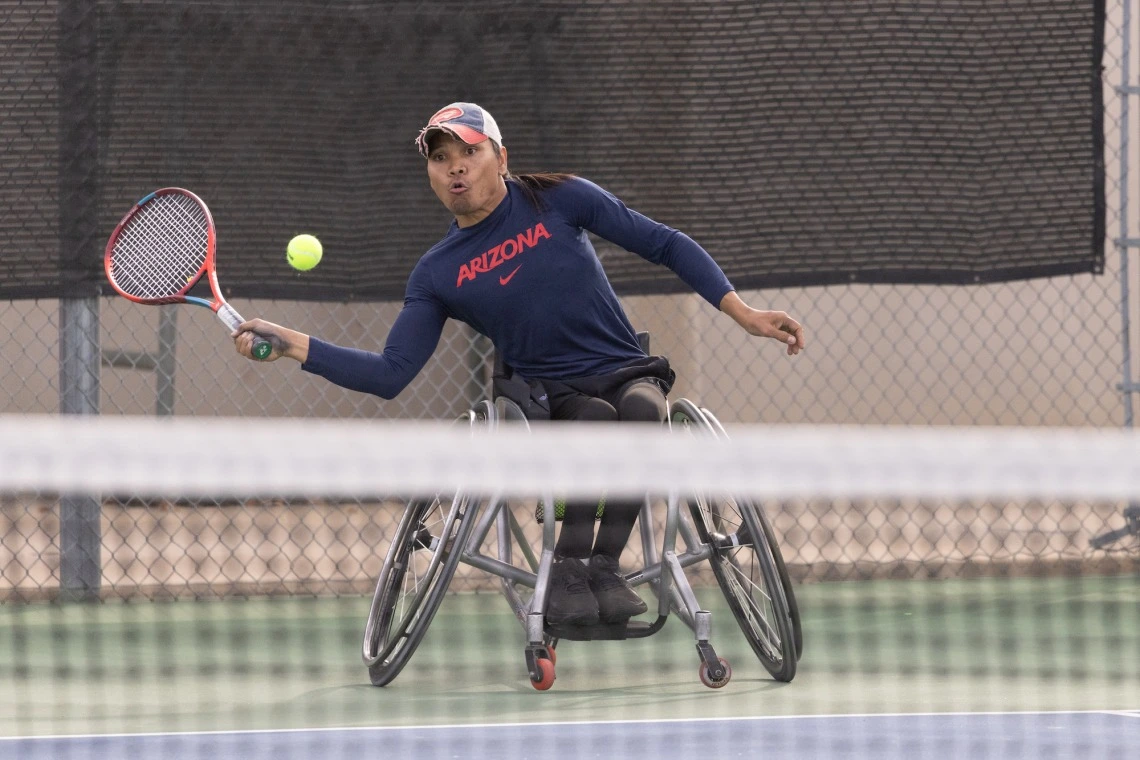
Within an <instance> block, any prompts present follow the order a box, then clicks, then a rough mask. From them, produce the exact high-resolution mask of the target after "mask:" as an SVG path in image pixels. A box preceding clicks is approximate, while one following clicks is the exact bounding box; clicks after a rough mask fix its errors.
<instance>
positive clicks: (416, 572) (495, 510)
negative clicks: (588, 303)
mask: <svg viewBox="0 0 1140 760" xmlns="http://www.w3.org/2000/svg"><path fill="white" fill-rule="evenodd" d="M639 338H641V339H642V341H643V344H644V343H645V342H647V341H646V336H645V335H644V334H642V335H639ZM500 366H501V365H497V368H498V367H500ZM457 424H461V425H466V426H470V427H471V428H472V429H473V430H475V429H494V428H495V427H497V426H499V425H525V426H528V429H529V423H528V421H527V419H526V417H525V415H524V414H523V412H522V409H521V408H520V407H519V405H518V404H516V403H515V402H514V401H511V400H510V399H507V398H504V397H498V398H495V399H494V400H493V401H490V400H484V401H481V402H480V403H479V404H477V405H476V406H475V407H474V408H473V409H471V410H469V411H468V412H466V413H465V414H464V415H462V416H461V417H460V418H459V419H458V420H457ZM667 424H668V425H669V427H670V428H671V429H672V430H673V431H674V432H676V433H678V434H683V435H698V436H707V437H709V438H713V439H715V438H725V437H727V436H726V433H725V430H724V427H723V426H722V425H721V424H720V422H719V421H718V420H717V418H716V417H715V416H714V415H713V414H712V412H710V411H709V410H708V409H703V408H700V407H698V406H696V405H695V404H693V403H692V402H691V401H689V400H687V399H679V400H677V401H675V402H673V403H672V404H670V407H669V419H668V420H667ZM682 502H683V504H682ZM654 503H655V499H654V498H653V496H652V495H647V496H646V499H645V502H644V504H643V505H642V507H641V512H640V513H639V515H638V527H639V533H640V538H641V543H642V551H643V556H644V566H643V567H641V568H640V569H638V570H636V571H635V572H633V573H629V574H626V575H625V578H626V580H627V581H628V582H629V583H630V584H631V585H632V586H634V587H635V588H636V587H638V586H641V585H648V586H649V588H650V589H651V590H652V592H653V595H654V596H655V597H656V599H657V602H658V604H657V619H656V620H655V621H653V622H652V623H649V622H645V621H639V620H631V621H629V622H627V623H625V624H617V625H612V624H604V623H600V624H597V625H593V626H552V625H549V624H545V622H544V619H543V611H544V609H545V603H546V599H547V588H548V582H549V579H550V572H551V565H552V564H553V558H554V545H555V523H556V519H551V518H552V517H554V513H555V511H556V510H555V509H545V506H546V505H552V504H554V500H553V498H552V495H551V494H543V495H542V497H541V499H540V500H539V502H538V506H537V508H536V509H535V518H536V519H537V520H538V522H539V524H540V525H541V530H542V542H541V547H540V551H539V554H538V556H536V555H535V552H534V550H533V549H532V547H531V545H530V540H528V538H527V536H526V534H525V532H524V529H523V527H522V525H521V524H520V522H519V520H518V517H517V515H516V511H515V510H514V509H512V508H511V505H510V504H509V503H508V502H507V500H505V499H498V498H490V499H483V498H479V497H473V496H471V495H467V494H455V495H437V496H436V497H434V498H429V499H413V500H411V501H410V502H409V503H408V505H407V507H406V509H405V511H404V514H403V517H402V518H401V520H400V523H399V526H398V527H397V528H396V533H395V536H394V538H393V539H392V544H391V547H390V548H389V550H388V553H387V556H386V557H385V560H384V565H383V567H382V569H381V571H380V577H379V580H378V581H377V584H376V591H375V594H374V595H373V597H372V605H371V607H370V609H369V612H368V621H367V623H366V625H365V629H364V645H363V652H362V655H363V659H364V664H365V665H366V666H367V668H368V673H369V677H370V679H371V682H372V684H373V685H375V686H385V685H387V684H389V683H391V681H392V680H393V679H394V678H395V677H396V676H397V675H398V674H399V673H400V671H401V670H402V669H403V667H404V666H405V665H406V664H407V663H408V661H409V660H410V659H411V657H412V655H413V654H414V653H415V650H416V647H417V646H418V645H419V643H420V641H421V640H422V639H423V636H424V634H425V633H426V632H427V629H428V626H430V625H431V621H432V618H433V617H434V616H435V613H436V610H438V609H439V606H440V603H441V602H442V601H443V597H444V594H445V593H446V592H447V589H448V584H449V583H450V582H451V579H452V577H453V576H454V574H455V571H456V568H457V567H458V566H459V563H460V562H463V563H466V564H468V565H471V566H473V567H476V568H479V569H481V570H484V571H486V572H488V573H491V574H493V575H495V576H498V577H499V579H500V580H501V584H502V590H503V594H504V595H505V596H506V599H507V602H508V603H509V604H510V606H511V609H512V610H513V611H514V614H515V617H516V618H517V619H518V620H519V622H520V623H521V624H522V627H523V630H524V632H525V635H526V645H525V650H524V655H525V660H526V667H527V672H528V674H529V676H530V682H531V684H532V685H533V686H534V688H535V689H538V690H540V691H545V690H547V689H549V688H550V687H551V686H552V685H553V684H554V679H555V671H554V666H555V661H556V657H557V656H556V653H555V647H556V646H557V644H558V642H559V640H561V639H566V640H600V639H611V640H612V639H632V638H643V637H646V636H650V635H652V634H654V633H656V632H658V631H659V630H661V629H662V627H663V626H664V624H665V621H666V620H667V618H668V616H669V614H670V613H671V612H672V613H674V614H676V615H677V617H679V618H680V619H681V620H682V621H683V622H684V623H685V624H686V625H687V626H689V628H691V629H692V630H693V633H694V634H695V636H696V647H697V652H698V655H699V658H700V664H699V668H698V675H699V677H700V680H701V682H702V683H703V684H705V685H706V686H708V687H711V688H714V689H715V688H720V687H723V686H724V685H725V684H727V683H728V681H729V679H730V678H731V677H732V669H731V667H730V666H729V663H728V662H727V661H726V660H725V659H724V658H722V657H719V656H717V654H716V652H715V650H714V649H713V647H712V644H711V643H710V642H709V633H710V630H711V618H712V614H711V613H710V612H707V611H705V610H702V609H701V606H700V604H699V603H698V601H697V598H696V595H695V594H694V593H693V589H692V586H691V585H690V583H689V580H688V578H687V577H686V572H685V570H686V568H689V567H692V566H694V565H697V564H698V563H701V562H705V561H706V560H707V561H708V562H709V563H710V565H711V568H712V573H713V575H714V577H715V578H716V581H717V583H718V585H719V586H720V589H721V591H722V592H723V593H724V596H725V598H726V600H727V601H728V606H729V608H730V609H731V610H732V613H733V615H734V616H735V617H736V621H737V623H738V624H739V625H740V629H741V631H743V632H744V636H745V638H746V639H747V640H748V643H749V644H750V645H751V646H752V650H753V651H754V652H755V653H756V656H757V658H758V659H759V660H760V662H761V664H763V666H764V667H765V669H767V671H768V672H769V673H770V674H771V675H772V677H773V678H774V679H776V680H778V681H791V680H792V678H794V677H795V674H796V663H797V661H798V660H799V658H800V655H801V653H802V651H803V632H802V628H801V625H800V615H799V608H798V606H797V604H796V599H795V594H794V593H793V590H792V585H791V580H790V578H789V576H788V570H787V567H786V566H785V564H784V559H783V556H782V555H781V553H780V548H779V546H778V544H777V542H776V536H775V533H774V531H773V529H772V526H771V524H770V523H769V521H768V519H767V517H765V515H764V512H763V510H762V509H760V507H759V506H758V505H756V504H754V503H752V502H751V501H750V500H748V499H746V498H734V497H731V496H725V495H723V494H718V495H712V494H709V495H706V494H688V495H677V494H672V495H670V496H669V497H668V500H667V503H666V514H665V525H664V532H663V535H662V536H661V537H660V538H658V537H657V536H655V534H654V528H653V525H654V523H653V517H652V507H653V506H654ZM492 529H494V530H495V531H496V534H495V535H496V541H495V544H496V556H490V555H489V554H486V553H484V551H483V546H484V544H485V543H487V539H488V536H489V535H490V533H491V530H492ZM678 535H679V536H680V537H681V540H682V542H683V543H684V546H685V550H684V551H683V552H678V551H677V547H676V544H677V537H678ZM631 540H633V539H632V538H631ZM658 542H659V543H660V546H658ZM516 546H517V548H518V550H519V553H520V554H521V555H522V556H521V557H520V558H518V560H517V561H516V557H515V555H514V548H515V547H516ZM520 565H522V566H520ZM651 610H652V605H651Z"/></svg>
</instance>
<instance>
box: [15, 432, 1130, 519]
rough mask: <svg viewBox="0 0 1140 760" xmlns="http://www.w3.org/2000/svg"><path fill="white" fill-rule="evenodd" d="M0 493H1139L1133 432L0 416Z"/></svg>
mask: <svg viewBox="0 0 1140 760" xmlns="http://www.w3.org/2000/svg"><path fill="white" fill-rule="evenodd" d="M0 427H2V428H3V429H4V430H5V431H6V433H7V434H6V435H5V436H4V437H3V441H2V442H0V490H6V491H25V490H38V491H45V490H47V491H55V492H58V493H92V494H95V493H106V492H119V493H131V494H136V495H140V496H148V495H155V496H162V495H170V494H172V493H173V494H178V495H180V496H186V497H201V496H212V497H224V496H228V495H240V496H275V495H290V496H359V495H361V494H372V495H377V494H378V495H383V494H391V493H396V494H412V493H417V494H418V493H436V492H449V491H454V490H463V491H468V492H472V493H483V494H490V493H495V492H499V493H502V494H504V495H507V496H524V495H534V494H537V493H542V492H546V491H548V490H550V491H554V492H557V493H561V494H566V495H568V496H587V495H591V494H597V493H599V492H602V491H604V492H606V493H607V494H610V495H614V496H618V495H640V494H644V493H645V492H646V491H650V492H655V493H659V494H666V493H668V492H670V491H672V490H677V491H681V492H693V491H721V492H732V493H736V494H741V495H748V496H752V497H755V498H762V497H763V498H793V497H795V498H815V497H844V498H856V497H858V498H864V497H865V498H892V497H922V498H927V497H929V498H947V499H949V498H961V499H970V498H998V497H1001V498H1010V499H1025V498H1052V499H1069V498H1072V499H1091V500H1095V499H1105V500H1126V499H1132V498H1140V434H1136V433H1134V432H1131V431H1125V430H1105V429H1046V428H1032V429H1023V428H937V427H902V428H899V427H860V426H810V427H809V426H763V425H756V426H737V427H733V428H731V429H730V430H729V435H730V436H731V440H728V441H724V440H712V439H709V438H704V437H700V436H698V435H691V434H688V433H685V432H683V431H680V430H677V429H674V430H673V431H669V430H666V429H657V428H649V427H644V426H630V425H624V426H623V425H613V426H610V425H590V426H583V427H579V426H569V425H547V426H545V427H543V426H536V427H534V428H533V429H532V430H530V431H529V432H528V431H526V430H524V429H520V428H515V427H511V426H504V427H500V428H498V429H497V430H495V431H493V432H476V433H472V431H471V430H470V429H469V428H466V427H464V426H460V425H451V424H442V423H430V422H428V423H425V422H391V423H383V422H375V421H351V420H296V419H294V420H279V419H263V420H258V421H257V422H256V423H251V422H249V421H243V420H235V419H226V418H212V419H205V418H197V419H176V420H169V419H168V420H156V419H151V418H130V417H57V416H19V415H10V416H0Z"/></svg>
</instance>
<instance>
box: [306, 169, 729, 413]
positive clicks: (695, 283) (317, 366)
mask: <svg viewBox="0 0 1140 760" xmlns="http://www.w3.org/2000/svg"><path fill="white" fill-rule="evenodd" d="M542 197H543V201H544V206H545V208H543V209H541V210H540V209H536V208H534V206H532V205H531V203H530V202H529V201H528V199H527V198H526V196H525V195H524V194H523V191H522V190H521V189H520V188H519V187H518V185H517V184H516V183H515V182H508V183H507V195H506V197H505V198H504V199H503V200H502V202H501V203H500V204H499V205H498V206H497V207H496V208H495V210H494V211H492V212H491V214H490V215H489V216H487V218H485V219H483V220H482V221H480V222H478V223H477V224H474V225H472V226H470V227H459V226H458V225H457V224H456V223H455V222H452V224H451V228H450V229H449V231H448V233H447V235H446V236H445V237H444V238H443V239H442V240H440V241H439V242H438V243H436V244H435V245H434V246H432V248H431V249H430V250H429V251H428V252H427V253H425V254H424V255H423V257H422V258H421V259H420V260H419V262H418V263H417V264H416V266H415V268H414V269H413V270H412V273H411V275H410V277H409V278H408V285H407V291H406V293H405V296H404V307H403V309H402V310H401V311H400V314H399V316H398V317H397V318H396V321H395V323H394V324H393V325H392V329H391V331H390V332H389V333H388V338H387V343H386V345H385V347H384V351H383V353H374V352H369V351H363V350H359V349H352V348H345V347H341V346H336V345H333V344H330V343H327V342H325V341H322V340H319V339H317V338H311V339H310V342H309V355H308V359H307V360H306V361H305V363H304V364H303V365H302V368H303V369H304V370H305V371H307V372H312V373H314V374H317V375H320V376H322V377H324V378H326V379H328V380H330V381H332V382H333V383H336V384H337V385H340V386H343V387H345V388H350V389H353V390H358V391H363V392H365V393H371V394H375V395H377V396H381V397H383V398H386V399H391V398H395V397H396V396H397V395H398V394H399V393H400V391H402V390H403V389H404V388H405V387H406V386H407V385H408V383H410V382H411V381H412V380H413V379H414V378H415V377H416V375H417V374H418V373H419V372H420V370H421V369H422V368H423V367H424V365H425V364H426V363H427V361H428V359H430V358H431V355H432V353H433V352H434V351H435V348H436V345H437V344H438V342H439V338H440V334H441V332H442V330H443V326H444V323H445V322H446V321H447V319H448V318H451V319H457V320H460V321H462V322H465V323H467V324H468V325H470V326H471V327H473V328H474V329H475V330H477V331H478V332H480V333H482V334H483V335H486V336H487V337H488V338H490V340H491V342H492V343H493V344H494V345H495V348H496V349H497V350H498V351H499V353H500V354H501V356H502V358H503V359H504V361H506V363H507V364H508V365H510V366H511V367H513V368H514V369H515V370H516V371H517V372H519V373H520V374H521V375H523V376H524V377H531V378H551V379H556V380H557V379H571V378H580V377H589V376H594V375H602V374H606V373H609V372H613V371H615V370H617V369H620V368H621V367H623V366H626V365H628V364H630V363H631V362H634V361H636V360H638V359H641V358H644V356H645V354H644V352H643V351H642V350H641V348H640V347H639V346H638V342H637V335H636V332H635V331H634V328H633V326H632V325H631V324H630V322H629V319H628V318H627V317H626V314H625V312H624V311H623V310H622V307H621V304H620V302H619V301H618V298H617V295H616V294H615V293H614V290H613V286H612V285H611V284H610V281H609V279H608V278H607V277H606V274H605V272H604V271H603V269H602V264H601V261H600V260H599V259H598V256H597V254H596V252H595V251H594V247H593V245H592V244H591V243H590V240H589V237H588V235H587V232H592V233H594V234H595V235H597V236H599V237H601V238H604V239H605V240H608V241H610V242H612V243H614V244H616V245H618V246H621V247H622V248H624V249H626V250H628V251H631V252H633V253H636V254H637V255H639V256H641V257H643V258H644V259H646V260H648V261H651V262H653V263H655V264H661V265H663V266H666V267H668V268H669V269H671V270H673V271H674V272H675V273H676V274H677V276H678V277H680V278H681V280H683V281H684V282H685V283H686V284H688V285H689V287H691V288H692V289H693V290H694V291H695V292H697V293H698V294H700V295H701V296H702V297H703V298H704V299H705V300H706V301H708V302H709V303H711V304H712V305H713V306H714V307H717V308H719V306H720V301H721V299H722V298H724V296H725V294H727V293H728V292H730V291H731V290H732V289H733V288H732V285H731V284H730V283H729V281H728V278H727V277H726V276H725V275H724V272H722V271H721V269H720V267H719V266H717V264H716V262H715V261H713V259H712V257H711V256H709V254H708V253H707V252H706V251H705V250H704V249H703V248H702V247H701V246H700V245H698V244H697V243H696V242H694V241H693V240H692V239H691V238H689V237H688V236H687V235H685V234H683V233H681V232H679V231H677V230H675V229H672V228H670V227H668V226H666V225H664V224H660V223H658V222H655V221H653V220H652V219H649V218H648V217H646V216H643V215H642V214H639V213H638V212H636V211H634V210H632V209H630V208H627V207H626V205H625V204H624V203H622V202H621V200H619V199H618V198H617V197H615V196H614V195H612V194H611V193H609V192H607V191H605V190H603V189H602V188H600V187H598V186H597V185H595V184H594V183H592V182H590V181H588V180H585V179H582V178H579V177H574V178H571V179H569V180H567V181H566V182H564V183H562V184H560V185H557V186H555V187H552V188H549V189H547V190H545V191H544V192H543V196H542Z"/></svg>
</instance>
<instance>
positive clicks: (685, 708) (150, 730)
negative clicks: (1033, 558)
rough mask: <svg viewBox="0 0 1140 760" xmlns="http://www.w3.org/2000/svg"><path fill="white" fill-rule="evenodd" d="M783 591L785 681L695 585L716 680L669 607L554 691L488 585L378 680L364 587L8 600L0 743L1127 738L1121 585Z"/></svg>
mask: <svg viewBox="0 0 1140 760" xmlns="http://www.w3.org/2000/svg"><path fill="white" fill-rule="evenodd" d="M708 591H712V590H708ZM800 592H801V593H800V599H801V604H802V608H803V619H804V636H805V641H806V643H805V650H804V656H803V659H802V660H801V667H800V671H799V673H798V675H797V676H796V678H795V680H794V681H793V682H792V683H789V684H778V683H776V682H774V681H772V680H771V679H770V678H769V677H768V675H767V673H765V672H764V671H763V669H762V668H761V667H760V665H759V664H758V663H757V662H756V660H755V657H754V656H753V655H752V654H751V652H750V650H749V648H748V646H747V644H746V642H745V641H744V639H743V637H742V636H741V635H740V633H739V631H737V630H736V629H735V624H734V623H733V621H732V618H731V615H730V614H729V612H728V610H727V608H726V607H725V605H724V603H723V602H722V601H720V599H719V598H718V597H717V595H716V594H715V593H707V591H702V592H701V596H702V602H706V605H705V606H706V607H708V608H709V609H710V610H712V611H713V613H714V620H716V621H717V622H716V623H715V625H716V631H715V632H716V634H717V635H718V637H719V638H718V641H719V651H720V653H721V654H722V656H724V657H726V658H727V659H728V660H729V661H730V662H731V663H732V665H733V668H734V675H733V679H732V681H731V683H730V684H729V685H727V686H726V687H724V688H723V689H720V690H715V691H714V690H710V689H707V688H705V687H704V686H702V685H701V683H700V682H699V680H698V679H697V668H696V664H697V660H696V655H695V650H694V647H693V643H692V634H691V633H690V632H689V630H688V629H687V628H685V626H684V625H682V624H681V623H679V622H677V621H670V623H669V624H668V625H667V626H666V628H665V630H663V631H662V632H661V633H660V634H658V635H656V636H654V637H651V638H649V639H644V640H639V641H625V642H562V643H561V644H560V645H559V660H558V663H559V670H558V680H557V682H556V684H555V687H554V688H553V689H552V690H551V691H549V692H545V693H539V692H536V691H534V690H533V689H532V688H531V687H530V685H529V683H528V681H527V677H526V670H525V666H524V664H523V658H522V645H523V635H522V631H521V627H520V626H519V625H518V623H516V622H515V620H514V618H513V617H512V616H511V614H510V611H509V609H508V607H507V605H506V604H505V603H504V602H503V600H502V599H501V598H500V597H499V596H497V595H494V594H456V595H452V596H450V597H449V598H448V599H447V600H446V601H445V602H444V604H443V606H442V608H441V610H440V612H439V614H438V616H437V618H436V620H435V621H434V623H433V624H432V627H431V630H430V631H429V633H428V635H427V637H426V638H425V640H424V642H423V644H422V645H421V648H420V649H419V651H418V652H417V653H416V655H415V657H414V658H413V659H412V661H411V663H410V664H409V665H408V666H407V668H406V669H405V670H404V672H403V673H402V674H401V675H400V676H399V677H398V678H397V679H396V680H395V681H394V683H393V684H391V685H390V686H388V687H385V688H374V687H372V686H370V685H369V684H368V680H367V673H366V672H365V670H364V668H363V666H362V665H361V662H360V658H359V645H360V633H361V626H362V623H363V616H364V615H365V614H366V611H367V604H368V600H367V599H366V598H361V597H344V598H336V599H268V600H266V599H262V600H245V601H242V600H230V601H212V602H201V601H199V602H194V601H176V602H145V603H114V602H112V603H103V604H99V605H82V604H79V605H63V606H60V605H27V606H19V607H15V606H7V607H4V608H3V609H2V614H3V617H4V619H3V621H2V624H0V669H2V670H0V672H3V674H4V677H3V682H4V684H5V685H4V687H3V688H2V689H0V715H3V716H4V717H3V718H2V719H0V730H2V732H3V735H4V737H5V738H4V739H3V741H0V756H2V757H12V758H37V759H38V758H61V757H74V758H86V757H92V758H120V757H122V758H131V757H149V756H156V755H157V756H162V757H170V758H198V757H210V758H217V759H221V758H250V757H266V758H268V757H275V758H276V757H314V756H320V757H326V758H328V757H345V758H348V757H359V756H361V755H362V754H368V753H378V752H382V753H384V754H385V755H386V756H412V755H413V754H415V755H416V756H423V757H501V758H530V757H534V758H538V757H554V758H562V757H565V758H578V757H581V758H586V757H630V758H633V757H645V756H656V757H661V758H684V757H692V756H694V754H696V755H701V756H709V757H755V756H757V754H756V753H757V752H758V751H760V748H763V755H764V756H765V757H789V758H790V757H839V758H870V757H880V758H881V757H886V758H896V757H897V758H903V757H907V758H913V757H1003V758H1004V757H1009V758H1038V757H1076V756H1080V757H1106V758H1107V757H1126V756H1129V754H1130V751H1129V748H1135V747H1136V746H1140V708H1138V706H1140V587H1138V585H1137V584H1136V582H1135V579H1133V578H1119V577H1116V578H1107V577H1083V578H1071V577H1069V578H1065V577H1060V578H1044V579H1040V578H1039V579H1033V578H1001V579H998V578H986V579H976V580H942V581H938V580H933V581H913V580H906V581H889V580H885V581H869V582H863V583H819V584H810V585H804V586H802V587H800ZM392 753H394V754H392Z"/></svg>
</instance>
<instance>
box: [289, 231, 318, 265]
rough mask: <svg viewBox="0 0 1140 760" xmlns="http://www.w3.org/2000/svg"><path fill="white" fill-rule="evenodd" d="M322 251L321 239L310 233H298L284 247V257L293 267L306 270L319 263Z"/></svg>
mask: <svg viewBox="0 0 1140 760" xmlns="http://www.w3.org/2000/svg"><path fill="white" fill-rule="evenodd" d="M323 253H324V249H323V248H321V241H319V240H317V239H316V238H315V237H313V236H312V235H298V236H297V237H295V238H293V239H292V240H290V241H289V245H288V247H287V248H286V249H285V258H286V259H288V260H289V265H290V266H291V267H293V268H294V269H296V270H298V271H301V272H307V271H309V270H310V269H312V268H313V267H315V266H316V265H317V264H320V263H321V255H322V254H323Z"/></svg>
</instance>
